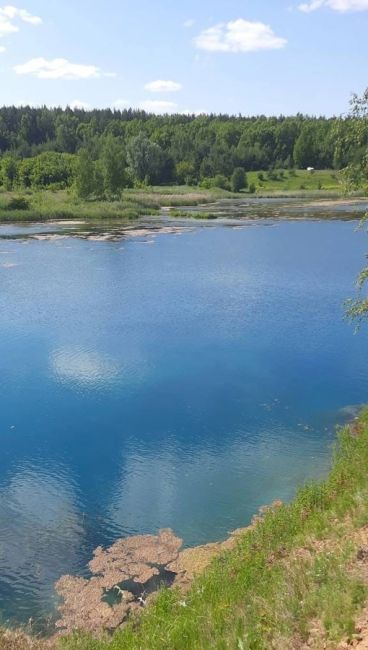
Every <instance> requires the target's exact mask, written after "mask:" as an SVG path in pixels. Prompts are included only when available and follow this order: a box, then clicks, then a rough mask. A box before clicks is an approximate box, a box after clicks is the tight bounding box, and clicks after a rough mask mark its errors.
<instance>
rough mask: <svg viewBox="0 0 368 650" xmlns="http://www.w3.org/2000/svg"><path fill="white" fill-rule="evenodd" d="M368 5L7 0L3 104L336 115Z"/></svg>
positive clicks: (346, 1)
mask: <svg viewBox="0 0 368 650" xmlns="http://www.w3.org/2000/svg"><path fill="white" fill-rule="evenodd" d="M367 33H368V0H296V1H295V2H293V0H257V1H255V0H201V1H199V0H186V2H180V3H179V2H175V0H154V1H153V0H136V1H135V2H132V0H129V1H128V0H105V1H104V2H103V1H102V0H95V1H94V2H93V3H92V2H91V1H90V0H88V1H87V0H73V1H72V0H62V1H60V0H48V1H47V2H45V0H24V3H23V0H22V3H21V4H17V5H14V6H13V5H10V6H9V5H2V4H1V0H0V89H1V98H0V104H13V103H15V104H22V103H30V104H33V105H40V104H44V103H45V104H47V105H63V106H64V105H67V104H69V105H77V104H81V105H85V106H86V107H106V106H111V107H114V106H117V107H125V106H133V107H142V108H146V109H147V110H152V111H156V112H166V111H168V112H186V111H190V112H229V113H242V114H244V115H249V114H260V113H262V114H266V115H271V114H280V113H283V114H295V113H297V112H303V113H309V114H327V115H334V114H340V113H342V112H344V111H346V110H347V107H348V102H349V97H350V94H351V93H352V92H358V93H361V92H362V91H363V90H364V89H365V87H366V86H368V73H367V72H366V69H367V61H368V38H367Z"/></svg>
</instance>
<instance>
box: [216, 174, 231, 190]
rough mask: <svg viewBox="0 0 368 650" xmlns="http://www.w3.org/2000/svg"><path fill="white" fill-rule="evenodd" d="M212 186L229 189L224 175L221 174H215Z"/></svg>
mask: <svg viewBox="0 0 368 650" xmlns="http://www.w3.org/2000/svg"><path fill="white" fill-rule="evenodd" d="M212 185H213V187H219V188H220V189H221V190H229V189H230V183H229V181H228V179H227V178H226V176H223V174H216V176H215V178H214V179H213V181H212Z"/></svg>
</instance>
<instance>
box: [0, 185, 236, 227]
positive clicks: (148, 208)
mask: <svg viewBox="0 0 368 650" xmlns="http://www.w3.org/2000/svg"><path fill="white" fill-rule="evenodd" d="M233 196H235V195H232V194H231V193H230V192H226V191H224V190H218V189H213V190H201V189H199V188H190V187H160V188H147V190H125V191H124V193H123V195H122V198H121V200H119V201H83V200H82V199H78V198H77V197H76V196H75V195H74V193H73V192H69V191H67V190H59V191H51V190H43V191H40V192H28V193H19V192H2V193H0V223H1V222H4V223H6V222H16V221H46V220H55V219H58V220H59V219H107V220H109V219H136V218H138V217H140V216H145V215H155V214H158V213H159V211H160V209H161V208H162V207H173V208H176V207H181V206H195V205H199V204H206V203H211V202H213V201H216V200H218V199H221V198H232V197H233Z"/></svg>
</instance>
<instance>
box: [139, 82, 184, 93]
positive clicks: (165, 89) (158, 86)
mask: <svg viewBox="0 0 368 650" xmlns="http://www.w3.org/2000/svg"><path fill="white" fill-rule="evenodd" d="M182 87H183V86H182V85H181V84H179V83H177V82H176V81H163V80H162V79H157V81H150V83H148V84H146V85H145V87H144V89H145V90H149V91H150V92H151V93H175V92H178V90H181V89H182Z"/></svg>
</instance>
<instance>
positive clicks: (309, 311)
mask: <svg viewBox="0 0 368 650" xmlns="http://www.w3.org/2000/svg"><path fill="white" fill-rule="evenodd" d="M317 216H318V215H317ZM175 223H177V222H175ZM239 224H240V222H239ZM239 224H235V223H233V222H226V220H225V221H222V222H220V223H217V222H214V223H211V225H208V224H202V223H197V222H193V221H189V222H187V223H184V222H183V223H182V224H181V225H182V226H183V229H179V230H177V231H174V232H171V233H168V232H166V233H165V231H164V232H162V233H161V234H160V233H159V232H157V233H156V234H152V233H151V234H147V235H146V236H144V234H143V235H142V233H141V235H140V236H135V237H129V238H125V239H122V238H121V237H120V238H119V237H116V238H115V239H116V241H95V240H91V239H88V238H87V239H82V238H80V237H68V238H65V239H56V240H44V241H43V240H42V241H37V240H34V239H32V238H30V237H29V236H28V235H33V234H34V233H35V232H37V227H33V228H31V229H27V228H26V229H25V230H24V228H23V229H22V227H14V228H13V227H6V228H5V227H2V228H0V236H1V235H2V236H3V239H0V442H1V455H0V611H1V619H2V620H3V621H10V622H11V623H14V624H17V623H22V622H25V621H27V620H28V618H29V617H30V616H32V617H33V618H34V619H36V620H42V619H44V618H45V617H47V615H48V614H50V613H52V611H53V607H54V605H55V595H54V591H53V583H54V581H55V580H57V579H58V578H59V577H60V575H62V574H64V573H83V571H84V570H85V565H86V562H87V561H88V559H89V558H90V556H91V553H92V550H93V549H94V548H95V547H96V546H97V545H99V544H103V545H107V544H110V543H112V542H113V541H114V540H116V538H118V537H120V536H125V535H132V534H136V533H142V532H155V531H157V529H159V528H160V527H171V528H173V529H174V530H175V532H177V533H178V534H179V535H181V536H182V537H183V539H184V542H185V544H187V545H193V544H198V543H203V542H207V541H209V540H216V539H220V538H224V537H226V535H227V533H228V531H230V530H232V529H234V528H237V527H238V526H244V525H246V524H247V523H248V522H249V520H250V518H251V516H252V515H253V514H254V513H255V512H256V511H257V509H258V507H259V506H261V505H263V504H265V503H269V502H270V501H272V500H273V499H276V498H281V499H289V498H291V497H292V495H293V494H294V491H295V488H296V486H297V485H298V484H300V483H302V482H303V481H305V480H306V479H308V478H310V477H314V476H320V475H321V474H323V473H324V472H326V470H327V469H328V465H329V460H330V453H331V445H332V443H333V440H334V435H335V434H334V432H335V425H336V423H337V422H342V421H344V419H346V417H348V416H349V414H350V413H352V412H353V411H354V409H353V407H354V406H355V405H358V404H361V403H363V402H364V401H366V400H367V395H368V380H367V367H368V347H367V335H366V333H365V332H364V330H362V331H361V332H360V334H358V335H357V336H354V335H353V328H352V326H351V325H350V324H349V323H347V322H346V321H344V320H343V302H344V300H345V299H346V298H347V297H349V296H350V295H351V294H352V291H353V284H354V280H355V276H356V274H357V272H358V271H359V269H360V267H361V265H362V264H363V256H364V253H365V244H366V241H365V236H364V234H363V233H362V232H356V231H355V226H356V222H353V221H339V220H335V221H327V222H326V221H318V220H314V221H305V220H299V221H279V222H272V221H269V220H268V221H264V222H262V221H256V222H254V223H252V224H251V225H247V226H245V227H243V228H241V227H238V226H239ZM41 230H42V228H41ZM46 230H47V229H46ZM24 232H26V233H27V236H26V235H24ZM135 234H136V235H137V233H135ZM138 235H139V233H138ZM14 237H16V238H14Z"/></svg>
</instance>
